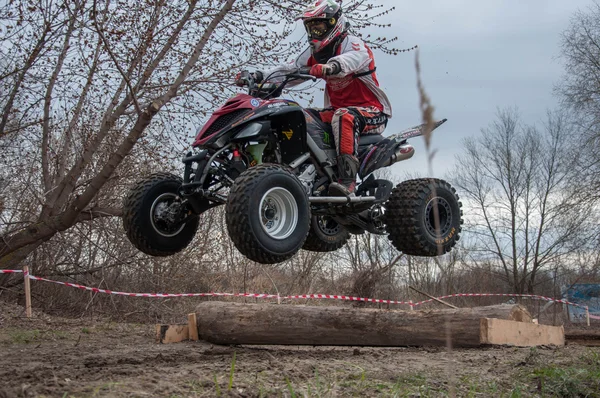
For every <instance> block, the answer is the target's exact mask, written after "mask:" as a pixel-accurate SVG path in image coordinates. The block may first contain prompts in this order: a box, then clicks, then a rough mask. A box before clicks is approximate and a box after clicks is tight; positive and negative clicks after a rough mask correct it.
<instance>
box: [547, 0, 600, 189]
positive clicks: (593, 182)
mask: <svg viewBox="0 0 600 398" xmlns="http://www.w3.org/2000/svg"><path fill="white" fill-rule="evenodd" d="M561 57H562V59H563V60H564V61H565V69H566V70H565V75H564V77H563V79H562V81H561V82H560V83H559V84H558V85H557V87H556V92H557V94H558V95H559V97H560V98H561V99H562V102H563V104H564V105H565V106H566V107H567V108H568V109H569V110H571V111H573V112H574V113H575V114H576V115H577V122H578V125H579V126H580V128H579V131H578V132H577V136H578V137H579V139H580V140H581V143H582V145H581V154H582V157H581V166H580V167H581V177H580V178H581V179H583V180H585V181H586V182H587V188H589V189H585V190H584V191H583V196H582V197H581V200H589V199H592V200H593V201H597V200H598V199H600V195H599V194H598V188H600V177H599V176H600V156H599V155H598V154H599V153H600V3H598V2H597V1H594V2H593V3H592V4H591V5H590V6H589V7H588V8H587V10H585V11H578V12H576V13H575V14H574V15H573V17H572V19H571V23H570V25H569V27H568V28H567V29H566V30H565V31H564V32H563V34H562V43H561ZM584 196H585V197H584Z"/></svg>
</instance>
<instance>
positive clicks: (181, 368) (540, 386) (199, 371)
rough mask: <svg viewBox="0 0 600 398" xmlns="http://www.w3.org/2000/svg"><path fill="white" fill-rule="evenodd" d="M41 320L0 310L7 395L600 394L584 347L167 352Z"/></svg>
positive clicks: (122, 327) (146, 329)
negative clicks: (29, 318)
mask: <svg viewBox="0 0 600 398" xmlns="http://www.w3.org/2000/svg"><path fill="white" fill-rule="evenodd" d="M34 316H35V319H32V320H28V319H26V318H25V317H24V311H23V308H22V307H19V306H16V305H12V304H7V303H3V302H0V397H30V396H31V397H71V396H73V397H99V396H110V397H113V396H114V397H146V396H151V397H213V396H235V397H259V396H263V397H271V396H282V397H302V396H310V397H313V396H315V397H347V396H357V397H364V396H397V397H428V396H431V397H437V396H472V397H475V396H490V397H496V396H507V397H508V396H510V397H520V396H524V397H525V396H526V397H529V396H592V397H593V396H600V347H588V346H583V345H579V344H577V345H575V344H568V345H567V346H565V347H560V348H556V347H537V348H515V347H493V348H492V347H488V348H480V349H454V350H450V351H449V350H447V349H446V348H353V347H343V348H342V347H320V348H315V347H295V346H294V347H280V346H279V347H275V346H273V347H262V346H261V347H253V346H232V347H230V346H215V345H212V344H208V343H204V342H183V343H177V344H158V343H156V341H155V335H154V325H140V324H117V323H111V322H94V323H92V322H90V321H89V320H81V319H78V320H73V319H63V318H56V317H50V316H48V315H44V314H34ZM182 321H183V322H184V321H185V320H184V319H182Z"/></svg>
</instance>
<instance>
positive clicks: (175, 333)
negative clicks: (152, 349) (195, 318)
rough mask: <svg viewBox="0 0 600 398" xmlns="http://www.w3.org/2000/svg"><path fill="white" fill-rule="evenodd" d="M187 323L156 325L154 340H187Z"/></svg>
mask: <svg viewBox="0 0 600 398" xmlns="http://www.w3.org/2000/svg"><path fill="white" fill-rule="evenodd" d="M189 338H190V333H189V329H188V325H156V342H157V343H160V344H171V343H180V342H182V341H185V340H189Z"/></svg>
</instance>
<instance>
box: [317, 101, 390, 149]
mask: <svg viewBox="0 0 600 398" xmlns="http://www.w3.org/2000/svg"><path fill="white" fill-rule="evenodd" d="M318 112H319V116H320V117H321V120H322V121H323V122H325V123H329V124H331V127H332V129H333V137H334V140H335V147H336V150H337V154H338V155H352V156H354V157H355V158H356V157H358V139H359V137H360V136H361V135H367V134H381V133H383V130H385V127H386V126H387V121H388V118H387V115H386V114H384V113H382V112H381V111H380V110H379V109H377V108H374V107H372V108H359V107H348V108H338V109H333V108H327V109H319V110H318Z"/></svg>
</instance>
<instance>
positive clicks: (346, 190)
mask: <svg viewBox="0 0 600 398" xmlns="http://www.w3.org/2000/svg"><path fill="white" fill-rule="evenodd" d="M337 166H338V182H332V183H331V184H329V195H330V196H350V195H352V194H354V189H355V188H356V174H357V173H358V159H356V158H355V157H354V156H352V155H341V156H338V158H337Z"/></svg>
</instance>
